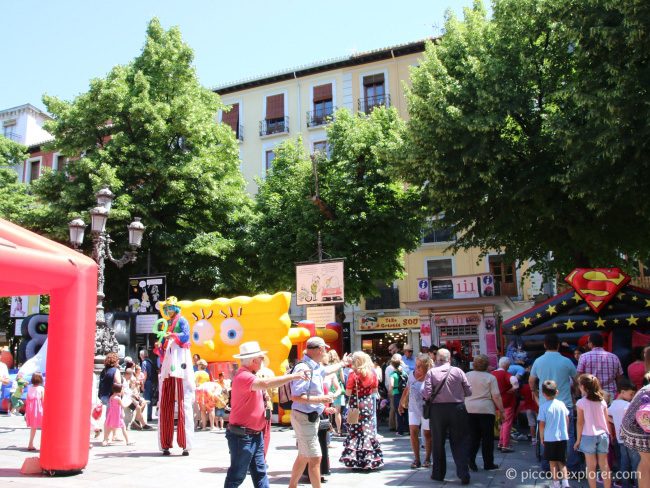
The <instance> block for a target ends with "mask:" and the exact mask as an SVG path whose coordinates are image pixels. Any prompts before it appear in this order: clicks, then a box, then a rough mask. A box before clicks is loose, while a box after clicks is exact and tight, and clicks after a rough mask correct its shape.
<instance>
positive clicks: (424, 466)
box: [422, 461, 431, 468]
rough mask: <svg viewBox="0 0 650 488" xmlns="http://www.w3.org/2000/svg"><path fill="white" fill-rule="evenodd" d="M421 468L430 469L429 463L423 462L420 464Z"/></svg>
mask: <svg viewBox="0 0 650 488" xmlns="http://www.w3.org/2000/svg"><path fill="white" fill-rule="evenodd" d="M422 467H423V468H430V467H431V462H430V461H424V462H423V463H422Z"/></svg>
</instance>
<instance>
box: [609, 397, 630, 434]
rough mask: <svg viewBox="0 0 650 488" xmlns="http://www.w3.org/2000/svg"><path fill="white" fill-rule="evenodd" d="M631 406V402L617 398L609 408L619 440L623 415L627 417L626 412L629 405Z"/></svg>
mask: <svg viewBox="0 0 650 488" xmlns="http://www.w3.org/2000/svg"><path fill="white" fill-rule="evenodd" d="M629 406H630V402H628V401H627V400H623V399H621V398H617V399H616V400H614V401H613V402H612V404H611V405H610V406H609V409H608V410H607V411H608V412H609V416H610V417H611V418H612V423H613V424H614V429H616V439H617V440H618V442H619V443H620V442H622V440H621V424H622V423H623V417H625V412H627V407H629Z"/></svg>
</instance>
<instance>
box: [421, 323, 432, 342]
mask: <svg viewBox="0 0 650 488" xmlns="http://www.w3.org/2000/svg"><path fill="white" fill-rule="evenodd" d="M420 341H421V342H422V347H431V321H430V320H423V321H422V322H421V323H420Z"/></svg>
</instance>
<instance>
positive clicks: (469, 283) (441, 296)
mask: <svg viewBox="0 0 650 488" xmlns="http://www.w3.org/2000/svg"><path fill="white" fill-rule="evenodd" d="M424 281H427V280H420V281H419V282H418V298H419V299H420V300H427V299H428V300H452V299H459V298H479V297H491V296H494V277H493V276H492V275H490V274H484V275H472V276H459V277H449V278H432V279H431V280H428V283H429V288H428V290H429V294H428V297H429V298H427V295H426V294H425V293H424V292H423V291H424V290H426V289H427V288H426V287H425V285H424V284H422V283H421V282H424Z"/></svg>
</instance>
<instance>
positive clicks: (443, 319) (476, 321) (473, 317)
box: [433, 313, 481, 327]
mask: <svg viewBox="0 0 650 488" xmlns="http://www.w3.org/2000/svg"><path fill="white" fill-rule="evenodd" d="M480 324H481V316H480V315H479V314H477V313H463V314H456V315H436V316H435V317H434V318H433V325H434V326H436V327H444V326H453V325H476V326H478V325H480Z"/></svg>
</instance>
